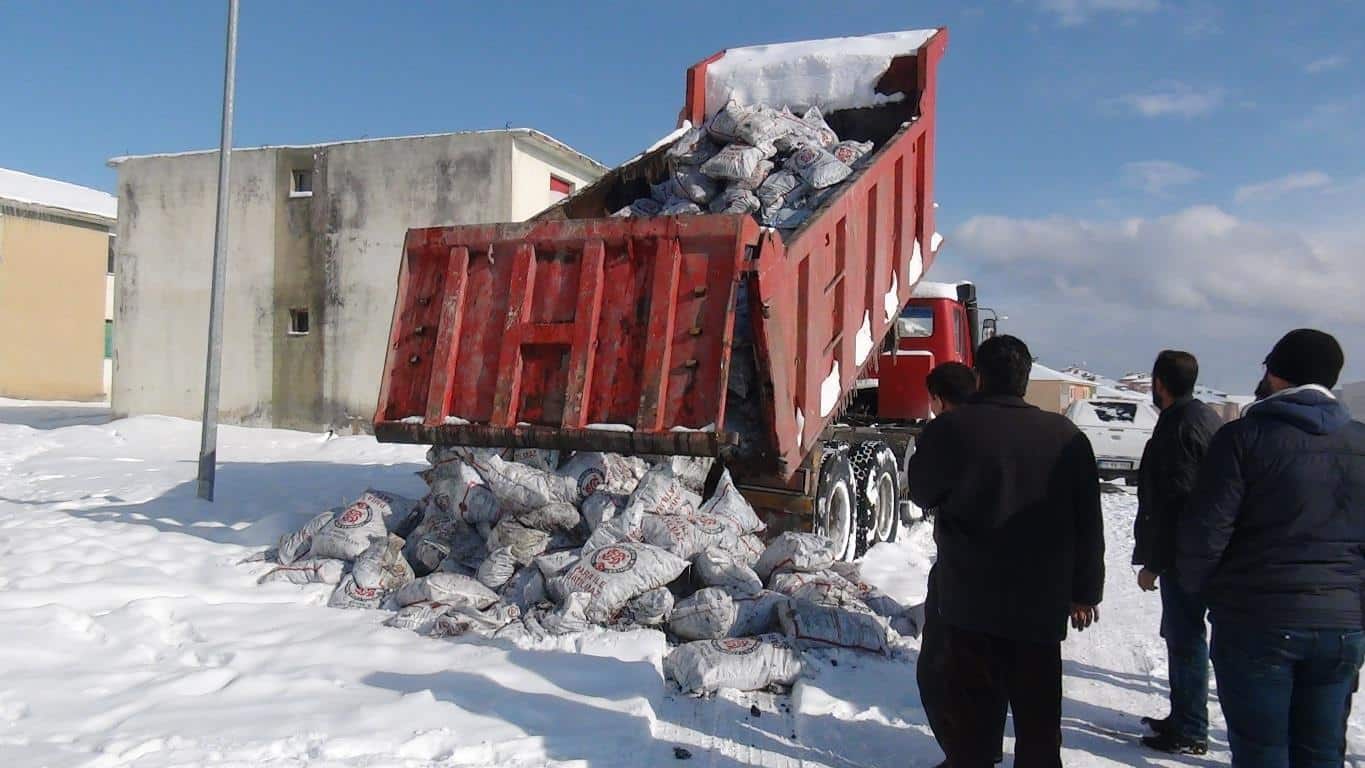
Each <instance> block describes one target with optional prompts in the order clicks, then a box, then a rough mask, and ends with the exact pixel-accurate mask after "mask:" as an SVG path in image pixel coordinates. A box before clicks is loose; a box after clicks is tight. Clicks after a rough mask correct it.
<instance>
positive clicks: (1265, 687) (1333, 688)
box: [1213, 615, 1365, 768]
mask: <svg viewBox="0 0 1365 768" xmlns="http://www.w3.org/2000/svg"><path fill="white" fill-rule="evenodd" d="M1363 658H1365V633H1362V632H1360V631H1359V630H1354V629H1353V630H1344V629H1343V630H1328V629H1322V630H1298V629H1266V628H1262V627H1258V626H1256V625H1253V624H1249V623H1240V622H1220V621H1218V617H1217V615H1214V616H1213V668H1214V673H1215V674H1216V675H1217V678H1218V700H1219V702H1220V703H1221V704H1222V706H1223V716H1224V717H1225V718H1226V719H1227V723H1228V744H1229V746H1230V747H1231V748H1232V764H1233V766H1234V768H1288V767H1289V766H1293V768H1326V767H1327V766H1333V767H1334V768H1335V767H1339V766H1340V765H1341V764H1342V762H1343V760H1344V757H1345V754H1344V751H1343V748H1344V746H1345V743H1346V731H1345V728H1346V711H1347V709H1348V707H1349V706H1350V700H1351V688H1352V684H1353V682H1354V680H1355V676H1356V674H1357V673H1358V672H1359V671H1360V665H1361V660H1362V659H1363Z"/></svg>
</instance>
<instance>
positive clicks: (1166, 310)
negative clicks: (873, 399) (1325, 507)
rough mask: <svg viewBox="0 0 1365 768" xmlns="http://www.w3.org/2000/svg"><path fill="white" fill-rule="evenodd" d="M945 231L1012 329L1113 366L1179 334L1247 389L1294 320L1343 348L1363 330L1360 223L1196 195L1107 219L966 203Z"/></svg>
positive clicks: (954, 256)
mask: <svg viewBox="0 0 1365 768" xmlns="http://www.w3.org/2000/svg"><path fill="white" fill-rule="evenodd" d="M950 241H951V242H952V243H953V250H952V253H951V254H950V255H949V254H945V259H944V262H945V263H951V264H953V266H952V267H950V269H951V270H952V271H953V272H954V276H956V277H970V278H972V279H974V280H976V281H977V282H978V283H979V285H980V290H981V293H982V296H983V301H985V302H986V303H987V304H989V305H990V306H993V307H995V308H996V309H998V310H999V311H1001V312H1002V313H1005V314H1008V315H1009V316H1010V318H1011V321H1010V325H1011V326H1012V329H1011V332H1017V333H1018V334H1019V335H1020V336H1021V337H1023V338H1024V339H1025V341H1028V342H1030V343H1031V345H1032V346H1035V347H1036V349H1035V350H1034V351H1035V354H1040V355H1042V356H1043V357H1044V359H1045V360H1047V361H1048V362H1050V363H1053V364H1057V365H1066V364H1068V363H1071V362H1077V361H1080V360H1087V361H1089V362H1091V363H1092V364H1093V365H1095V366H1097V367H1099V368H1102V369H1103V370H1108V371H1112V372H1120V373H1121V372H1122V371H1124V370H1127V369H1141V368H1143V367H1144V366H1146V365H1149V364H1150V361H1151V358H1152V355H1154V354H1155V353H1156V351H1158V350H1159V349H1161V348H1163V347H1176V348H1184V349H1189V350H1191V351H1193V352H1195V354H1196V355H1198V356H1200V358H1201V360H1204V362H1205V365H1204V367H1205V369H1206V371H1207V372H1208V376H1207V377H1206V380H1207V381H1209V382H1210V383H1213V384H1215V385H1216V386H1223V387H1231V388H1233V389H1244V390H1249V389H1250V388H1251V386H1252V385H1254V383H1255V377H1256V376H1258V375H1259V371H1258V370H1257V369H1256V364H1257V363H1258V362H1259V360H1260V357H1261V356H1264V354H1265V351H1266V349H1268V348H1269V346H1270V345H1271V344H1272V343H1273V342H1274V341H1275V339H1277V338H1278V337H1279V335H1281V334H1283V333H1284V332H1285V331H1286V330H1289V329H1290V328H1295V327H1300V326H1316V327H1321V328H1324V329H1325V330H1328V331H1331V332H1334V333H1337V334H1338V336H1339V337H1340V338H1341V339H1342V342H1343V344H1345V345H1347V346H1348V348H1349V347H1350V346H1351V344H1352V343H1354V340H1355V339H1359V338H1362V336H1365V261H1362V260H1359V259H1358V258H1357V257H1356V254H1358V253H1360V252H1361V248H1362V245H1365V230H1361V229H1356V230H1354V231H1353V232H1351V233H1349V236H1347V237H1341V238H1332V239H1329V238H1325V237H1324V238H1317V237H1307V236H1305V235H1303V234H1301V233H1298V232H1295V231H1292V230H1289V229H1285V228H1280V227H1275V226H1270V225H1266V224H1262V223H1260V222H1256V221H1249V220H1246V219H1242V218H1239V217H1237V216H1234V215H1232V214H1230V213H1228V212H1227V211H1224V210H1222V209H1220V208H1217V207H1215V206H1208V205H1201V206H1192V207H1188V208H1185V209H1183V210H1180V211H1177V212H1174V213H1171V214H1168V215H1165V216H1159V217H1155V218H1132V219H1124V220H1114V221H1097V220H1087V219H1078V218H1071V217H1063V216H1053V217H1048V218H1040V219H1027V218H1011V217H1005V216H976V217H973V218H971V219H969V220H968V221H966V222H965V223H964V224H962V225H961V226H960V227H958V228H957V230H956V231H955V232H954V233H953V236H952V238H951V239H950ZM945 271H946V270H945ZM944 277H945V275H944V274H943V273H939V274H936V275H935V279H943V278H944ZM1348 356H1349V355H1348ZM1356 366H1357V370H1359V362H1358V361H1357V363H1356ZM1244 379H1245V381H1244Z"/></svg>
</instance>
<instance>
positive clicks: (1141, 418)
mask: <svg viewBox="0 0 1365 768" xmlns="http://www.w3.org/2000/svg"><path fill="white" fill-rule="evenodd" d="M1157 415H1158V414H1157V410H1156V408H1155V407H1154V406H1153V405H1152V404H1151V403H1147V402H1144V401H1142V400H1123V399H1109V398H1097V399H1094V400H1077V401H1076V402H1074V403H1072V404H1071V407H1069V408H1067V409H1066V417H1067V418H1068V419H1071V421H1072V423H1074V424H1075V425H1076V426H1077V427H1080V430H1081V431H1082V432H1084V433H1085V436H1086V437H1087V438H1089V439H1090V446H1091V447H1092V448H1093V449H1094V451H1095V464H1096V466H1098V468H1099V471H1100V479H1101V480H1111V481H1112V480H1118V479H1122V480H1123V481H1124V482H1125V483H1126V484H1128V485H1136V484H1137V475H1138V466H1139V465H1140V464H1141V463H1142V451H1143V449H1144V448H1146V447H1147V440H1148V438H1150V437H1151V436H1152V428H1153V427H1155V426H1156V420H1157Z"/></svg>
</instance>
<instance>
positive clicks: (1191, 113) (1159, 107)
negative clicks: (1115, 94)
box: [1118, 83, 1225, 117]
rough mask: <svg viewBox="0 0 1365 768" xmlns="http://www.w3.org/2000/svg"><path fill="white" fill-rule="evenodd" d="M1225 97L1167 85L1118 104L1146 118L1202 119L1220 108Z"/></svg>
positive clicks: (1127, 97)
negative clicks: (1201, 116) (1202, 116)
mask: <svg viewBox="0 0 1365 768" xmlns="http://www.w3.org/2000/svg"><path fill="white" fill-rule="evenodd" d="M1224 95H1225V94H1224V92H1223V89H1222V88H1215V87H1209V88H1196V87H1194V86H1191V85H1189V84H1187V83H1164V84H1161V85H1158V86H1156V87H1154V88H1152V89H1150V90H1147V91H1143V92H1139V93H1130V94H1126V95H1124V96H1120V97H1119V98H1118V102H1119V103H1120V104H1122V105H1123V106H1125V107H1127V108H1129V109H1131V110H1132V111H1134V112H1136V113H1137V114H1139V115H1142V116H1143V117H1170V116H1174V117H1199V116H1200V115H1207V114H1209V113H1210V112H1213V111H1214V110H1215V109H1217V108H1218V107H1219V106H1221V105H1222V103H1223V97H1224Z"/></svg>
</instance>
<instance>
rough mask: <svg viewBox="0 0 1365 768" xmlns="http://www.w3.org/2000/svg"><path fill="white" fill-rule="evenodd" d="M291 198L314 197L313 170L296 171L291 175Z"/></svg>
mask: <svg viewBox="0 0 1365 768" xmlns="http://www.w3.org/2000/svg"><path fill="white" fill-rule="evenodd" d="M289 196H290V197H312V196H313V170H312V169H311V168H299V169H295V170H294V172H293V173H291V174H290V175H289Z"/></svg>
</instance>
